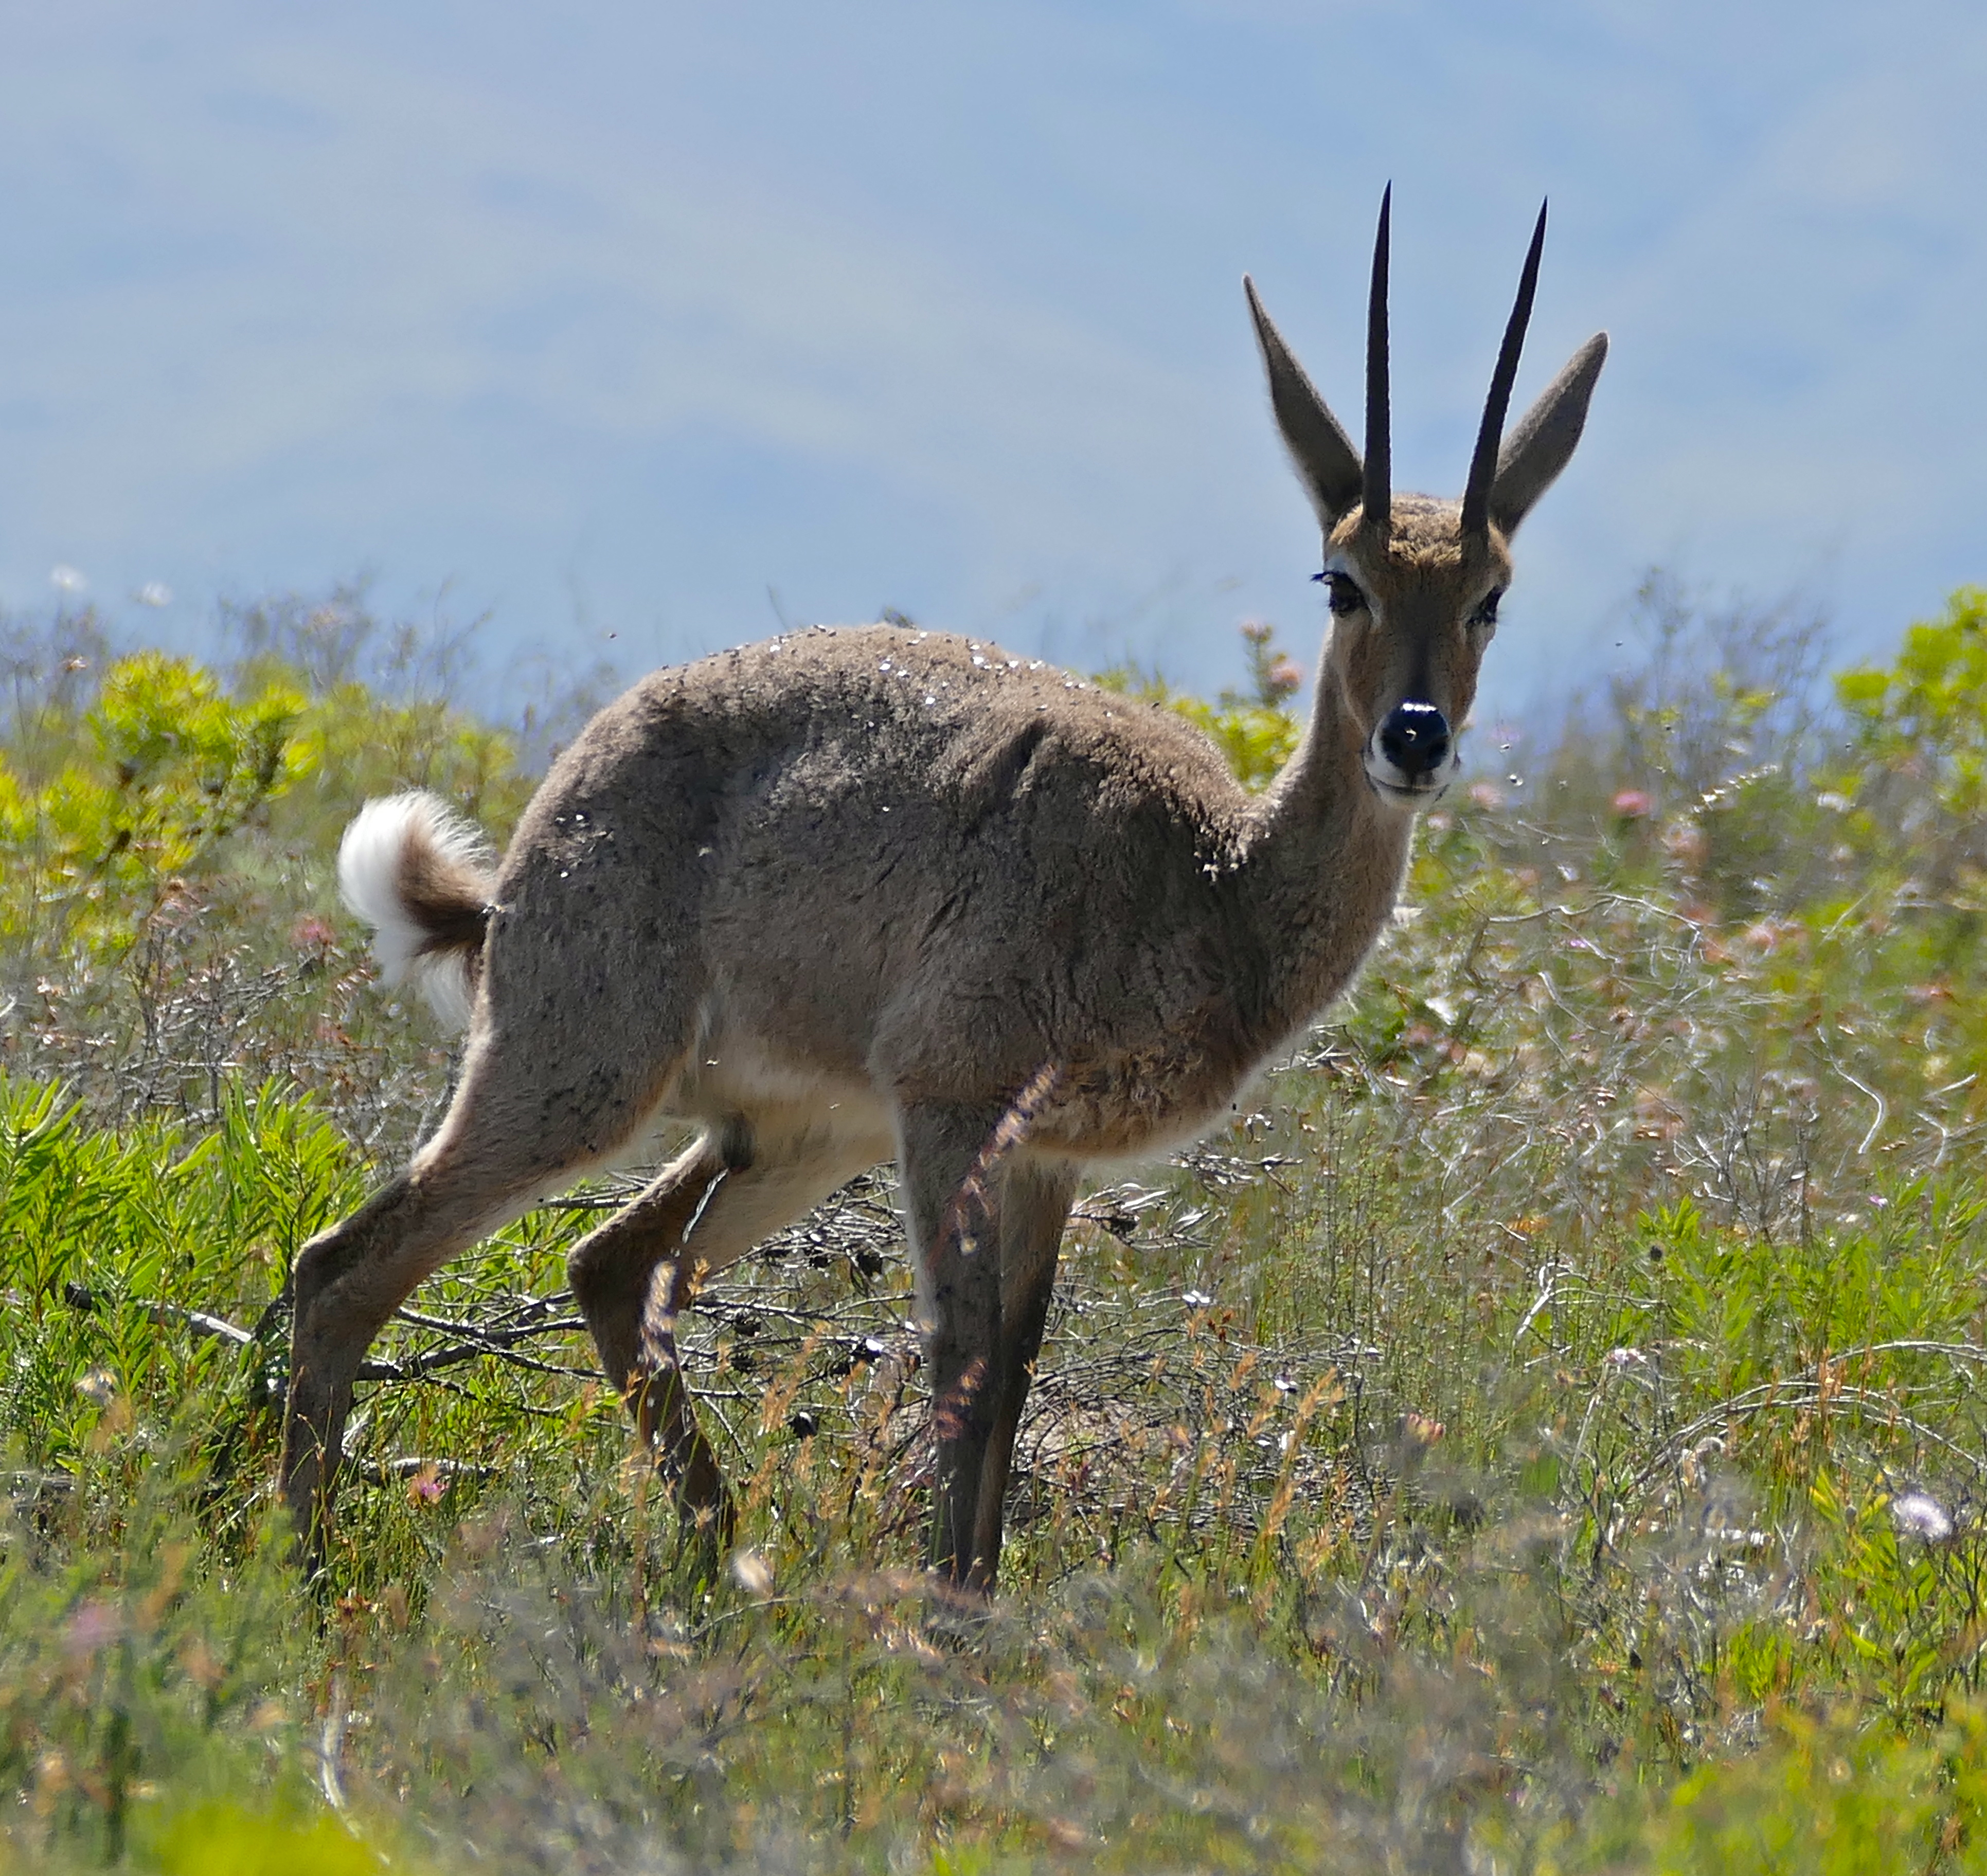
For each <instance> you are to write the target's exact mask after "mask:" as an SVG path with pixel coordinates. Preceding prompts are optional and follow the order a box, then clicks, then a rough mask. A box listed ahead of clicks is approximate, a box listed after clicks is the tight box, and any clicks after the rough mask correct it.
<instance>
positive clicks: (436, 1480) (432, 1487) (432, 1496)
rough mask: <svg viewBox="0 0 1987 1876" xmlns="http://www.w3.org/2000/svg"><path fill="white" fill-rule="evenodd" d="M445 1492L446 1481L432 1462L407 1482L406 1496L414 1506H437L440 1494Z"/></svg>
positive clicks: (439, 1469)
mask: <svg viewBox="0 0 1987 1876" xmlns="http://www.w3.org/2000/svg"><path fill="white" fill-rule="evenodd" d="M447 1490H448V1480H447V1479H445V1478H444V1477H442V1473H441V1468H440V1467H439V1466H437V1465H436V1464H435V1463H433V1461H432V1460H430V1462H429V1463H427V1465H425V1466H423V1467H422V1468H421V1469H420V1471H418V1472H417V1473H416V1474H414V1475H413V1477H412V1478H410V1479H409V1480H408V1481H407V1496H408V1497H410V1498H411V1499H412V1500H413V1501H414V1503H415V1504H440V1502H441V1495H442V1494H443V1493H444V1492H445V1491H447Z"/></svg>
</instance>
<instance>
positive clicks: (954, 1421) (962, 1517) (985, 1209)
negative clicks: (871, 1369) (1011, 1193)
mask: <svg viewBox="0 0 1987 1876" xmlns="http://www.w3.org/2000/svg"><path fill="white" fill-rule="evenodd" d="M1004 1113H1005V1110H1004V1109H1001V1108H998V1107H981V1106H950V1105H940V1104H938V1103H919V1104H917V1105H915V1106H908V1107H906V1109H905V1110H904V1112H903V1114H902V1120H901V1122H900V1126H901V1129H902V1137H901V1140H900V1141H899V1167H900V1168H901V1170H902V1174H903V1182H904V1199H905V1211H906V1214H907V1215H906V1224H907V1226H908V1228H909V1234H910V1241H911V1258H912V1262H913V1267H914V1268H915V1269H916V1272H917V1278H918V1314H919V1326H920V1328H921V1329H923V1333H924V1339H925V1367H926V1372H927V1373H928V1374H929V1376H930V1377H931V1393H932V1416H933V1430H934V1433H935V1434H936V1439H937V1443H938V1467H937V1473H936V1477H935V1479H934V1480H933V1487H932V1522H931V1548H930V1553H929V1561H930V1563H931V1567H932V1568H933V1569H935V1570H937V1571H942V1572H943V1574H944V1575H946V1577H947V1578H949V1579H950V1581H952V1582H953V1583H955V1584H956V1585H960V1587H962V1588H966V1587H973V1588H985V1587H986V1586H987V1564H988V1562H989V1561H990V1558H987V1557H985V1556H983V1555H982V1554H980V1543H979V1541H978V1540H979V1539H980V1537H981V1534H982V1528H983V1526H982V1520H981V1517H980V1489H981V1482H982V1480H983V1477H984V1475H985V1472H986V1467H987V1449H988V1446H989V1443H990V1440H991V1439H992V1437H993V1434H994V1423H995V1418H996V1410H997V1405H998V1395H999V1386H998V1378H997V1362H998V1360H999V1358H1000V1342H1001V1336H1000V1323H1001V1313H1000V1191H1001V1187H1002V1184H1003V1175H1002V1174H1001V1171H1000V1169H999V1168H998V1167H997V1166H995V1165H994V1164H993V1160H992V1156H991V1154H990V1146H991V1143H992V1142H993V1140H994V1134H995V1130H997V1128H998V1127H1000V1123H1001V1121H1002V1119H1003V1117H1004ZM969 1180H970V1181H971V1184H970V1186H969V1184H968V1181H969ZM994 1515H995V1521H996V1524H997V1522H998V1512H997V1511H996V1512H995V1514H994ZM995 1554H998V1552H997V1548H996V1551H995Z"/></svg>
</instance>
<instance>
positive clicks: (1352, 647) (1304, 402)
mask: <svg viewBox="0 0 1987 1876" xmlns="http://www.w3.org/2000/svg"><path fill="white" fill-rule="evenodd" d="M1392 197H1393V190H1392V188H1391V187H1390V188H1389V189H1388V191H1387V193H1386V194H1385V196H1383V197H1381V202H1380V227H1379V233H1378V236H1377V237H1376V238H1375V241H1374V244H1373V280H1372V288H1371V293H1370V295H1369V296H1368V302H1367V325H1366V449H1365V455H1364V456H1363V457H1362V456H1361V454H1360V453H1359V452H1358V450H1354V448H1353V446H1352V444H1351V440H1350V439H1349V438H1348V436H1346V434H1345V432H1344V429H1343V428H1342V427H1341V426H1340V424H1339V422H1338V419H1337V418H1336V417H1334V416H1333V415H1332V414H1331V410H1330V409H1328V408H1327V406H1326V404H1325V402H1324V399H1323V398H1321V397H1320V396H1318V394H1317V391H1316V390H1315V389H1313V388H1312V386H1311V380H1310V379H1308V378H1307V377H1306V376H1304V367H1303V366H1302V365H1300V364H1298V362H1297V359H1296V357H1295V355H1294V354H1293V353H1292V352H1291V351H1290V348H1289V346H1288V345H1286V344H1285V343H1284V339H1283V335H1281V334H1280V332H1277V328H1276V327H1275V326H1274V325H1272V324H1271V323H1270V316H1269V315H1268V314H1267V313H1266V312H1264V311H1263V304H1262V301H1260V300H1259V299H1258V298H1257V297H1256V288H1255V285H1254V284H1253V282H1252V281H1249V280H1247V279H1246V278H1245V279H1244V280H1243V283H1242V285H1243V290H1244V291H1246V292H1247V295H1248V296H1249V310H1250V312H1251V313H1252V314H1253V315H1254V317H1255V322H1256V336H1257V339H1258V341H1259V342H1260V344H1261V345H1262V348H1263V364H1264V365H1266V366H1267V369H1268V372H1269V376H1270V405H1271V407H1272V408H1273V409H1274V411H1275V413H1276V416H1277V427H1278V428H1279V429H1280V430H1281V431H1282V432H1283V436H1284V443H1285V445H1286V446H1287V447H1288V449H1289V450H1290V457H1291V460H1292V461H1293V462H1294V463H1295V464H1296V466H1297V474H1298V476H1299V477H1300V479H1301V480H1302V481H1303V483H1304V487H1305V488H1306V490H1307V491H1308V492H1309V493H1310V496H1311V503H1312V505H1313V506H1314V507H1315V508H1316V509H1317V515H1318V520H1319V522H1320V524H1321V525H1322V527H1323V528H1324V571H1323V572H1321V574H1319V575H1318V576H1317V577H1318V578H1319V579H1321V581H1324V586H1325V590H1326V595H1327V601H1328V602H1329V605H1330V606H1331V616H1332V629H1331V639H1330V642H1329V644H1328V645H1327V651H1326V656H1325V660H1324V672H1323V674H1322V675H1321V678H1320V680H1319V681H1320V682H1321V684H1323V683H1334V684H1336V685H1338V688H1339V692H1340V695H1341V699H1342V701H1343V702H1344V706H1345V707H1346V708H1347V709H1349V710H1350V711H1351V713H1352V716H1353V717H1354V720H1355V722H1357V723H1358V725H1359V726H1360V729H1361V732H1362V734H1363V736H1364V743H1363V756H1364V761H1365V770H1366V774H1367V777H1368V780H1370V781H1371V783H1372V785H1373V786H1374V788H1375V790H1377V791H1378V793H1380V794H1381V796H1382V797H1384V798H1385V799H1386V800H1389V801H1393V802H1397V803H1400V804H1401V805H1402V806H1403V807H1408V808H1417V807H1425V806H1426V805H1427V804H1428V803H1429V802H1431V801H1432V800H1435V798H1436V797H1438V796H1439V795H1440V794H1441V793H1442V790H1444V789H1445V788H1446V787H1447V786H1449V781H1450V779H1451V778H1452V776H1454V774H1455V773H1456V770H1457V768H1458V767H1459V766H1460V763H1461V761H1462V754H1461V750H1460V748H1459V736H1458V732H1459V730H1460V729H1461V726H1462V724H1463V722H1465V721H1466V719H1467V718H1468V716H1469V706H1470V705H1471V703H1472V702H1473V701H1474V699H1475V698H1476V675H1477V671H1478V669H1479V666H1480V665H1481V663H1482V662H1483V652H1484V649H1485V648H1486V646H1487V645H1489V642H1490V640H1491V637H1492V635H1493V634H1494V633H1495V632H1496V628H1497V602H1498V601H1499V600H1500V599H1501V598H1503V594H1504V589H1505V588H1506V587H1507V586H1509V585H1510V583H1511V553H1510V541H1511V537H1512V535H1513V534H1515V533H1516V531H1517V528H1518V524H1519V523H1520V522H1521V521H1522V520H1523V519H1524V518H1525V517H1526V516H1527V514H1530V512H1531V510H1532V507H1533V504H1535V503H1536V502H1537V500H1538V499H1539V497H1540V496H1541V495H1543V493H1545V492H1546V490H1547V488H1548V487H1550V486H1551V484H1552V482H1553V480H1554V477H1557V475H1558V473H1559V472H1560V470H1562V469H1564V467H1565V466H1566V465H1567V460H1568V458H1570V456H1572V454H1573V450H1574V444H1576V443H1578V442H1579V441H1580V431H1581V430H1582V429H1583V428H1584V426H1585V425H1586V423H1587V403H1588V401H1589V399H1591V398H1592V396H1593V395H1594V384H1595V382H1597V380H1598V379H1599V378H1600V376H1601V365H1602V363H1603V362H1604V360H1605V359H1606V358H1607V334H1606V333H1605V332H1597V333H1596V334H1595V335H1594V337H1593V338H1590V339H1589V340H1588V341H1587V343H1586V344H1585V345H1582V346H1581V347H1580V349H1579V350H1578V351H1577V352H1575V353H1574V355H1573V358H1572V360H1571V361H1570V362H1569V363H1568V365H1567V367H1566V369H1564V371H1563V372H1560V375H1559V376H1558V377H1557V378H1556V379H1554V380H1553V382H1552V383H1551V384H1550V386H1548V387H1547V389H1546V391H1545V392H1544V393H1543V396H1540V399H1539V400H1538V402H1537V403H1535V404H1534V405H1533V406H1532V407H1531V409H1530V410H1529V411H1528V412H1527V413H1526V414H1525V416H1524V418H1523V420H1522V421H1521V422H1520V423H1519V425H1518V426H1517V428H1516V429H1515V430H1513V432H1512V433H1511V435H1510V436H1509V438H1506V436H1505V435H1504V419H1505V417H1506V415H1507V414H1508V412H1509V409H1510V401H1511V387H1512V385H1513V382H1514V381H1515V380H1516V377H1517V375H1518V354H1519V352H1520V350H1521V349H1523V345H1524V342H1525V327H1526V325H1527V322H1529V321H1530V318H1531V312H1532V298H1533V293H1534V292H1535V291H1536V290H1537V285H1538V274H1539V255H1540V252H1541V251H1542V250H1543V248H1544V245H1545V235H1546V215H1545V211H1544V210H1543V208H1541V209H1540V211H1539V221H1538V226H1537V228H1536V229H1534V230H1533V234H1532V244H1531V248H1530V251H1529V252H1528V253H1527V254H1526V256H1525V266H1524V271H1523V274H1521V275H1520V278H1519V282H1518V298H1517V303H1516V305H1514V306H1513V308H1512V310H1511V317H1510V322H1509V324H1508V325H1506V327H1505V328H1504V343H1503V347H1502V349H1500V351H1499V352H1498V355H1497V365H1496V371H1495V372H1493V374H1492V376H1491V380H1490V395H1489V398H1488V399H1486V402H1485V404H1484V406H1483V423H1482V424H1481V425H1480V426H1479V428H1478V430H1477V433H1476V452H1475V454H1474V455H1473V457H1472V459H1471V461H1470V465H1469V480H1468V482H1467V483H1466V485H1465V486H1464V489H1463V492H1462V500H1460V501H1443V500H1435V499H1433V498H1432V497H1428V496H1425V495H1397V494H1395V493H1394V491H1393V487H1392V453H1391V450H1390V448H1389V443H1388V429H1389V423H1388V411H1389V406H1388V377H1387V240H1388V217H1389V214H1390V212H1391V207H1392Z"/></svg>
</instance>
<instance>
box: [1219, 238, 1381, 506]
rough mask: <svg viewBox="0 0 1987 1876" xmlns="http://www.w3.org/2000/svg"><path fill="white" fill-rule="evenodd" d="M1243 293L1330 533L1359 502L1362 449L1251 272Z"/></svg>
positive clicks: (1277, 403)
mask: <svg viewBox="0 0 1987 1876" xmlns="http://www.w3.org/2000/svg"><path fill="white" fill-rule="evenodd" d="M1242 291H1243V292H1244V293H1246V294H1247V295H1248V296H1249V311H1250V314H1251V315H1253V318H1254V319H1255V322H1256V341H1257V344H1258V345H1260V346H1261V347H1262V348H1263V365H1264V367H1265V368H1266V369H1267V371H1268V372H1269V374H1270V409H1273V410H1274V412H1275V413H1277V429H1280V430H1281V431H1282V432H1283V433H1284V447H1285V448H1287V450H1289V451H1290V460H1291V461H1292V462H1293V463H1295V464H1296V465H1297V473H1298V475H1299V476H1300V477H1302V478H1303V480H1304V487H1305V488H1306V489H1307V490H1308V491H1309V493H1310V495H1311V506H1312V507H1314V508H1315V509H1316V510H1317V517H1318V519H1319V520H1321V522H1323V523H1324V527H1325V531H1326V532H1327V534H1328V533H1330V532H1331V530H1332V529H1333V528H1334V527H1337V526H1338V524H1339V522H1340V521H1341V520H1343V519H1344V517H1345V516H1347V515H1348V514H1350V513H1351V511H1352V510H1354V508H1356V507H1358V505H1359V492H1360V487H1361V481H1362V476H1361V468H1360V463H1359V453H1358V450H1354V448H1353V446H1352V445H1351V442H1350V441H1349V440H1348V438H1347V436H1346V434H1345V433H1344V430H1342V429H1340V428H1339V425H1338V419H1337V418H1336V417H1334V416H1333V415H1332V414H1331V412H1330V411H1329V410H1327V409H1326V408H1325V403H1324V399H1323V398H1321V397H1320V396H1318V394H1317V392H1316V391H1314V389H1312V388H1311V380H1310V379H1308V378H1307V377H1306V376H1304V367H1303V366H1302V365H1300V364H1299V363H1298V362H1297V359H1295V358H1294V356H1293V355H1291V352H1290V347H1289V346H1288V345H1285V344H1284V335H1283V334H1282V333H1280V332H1278V331H1277V328H1275V327H1274V325H1271V324H1270V315H1268V314H1267V313H1266V312H1263V302H1262V301H1260V300H1259V299H1258V298H1257V297H1256V285H1255V282H1254V281H1252V280H1250V278H1249V277H1248V275H1247V274H1243V277H1242Z"/></svg>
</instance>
